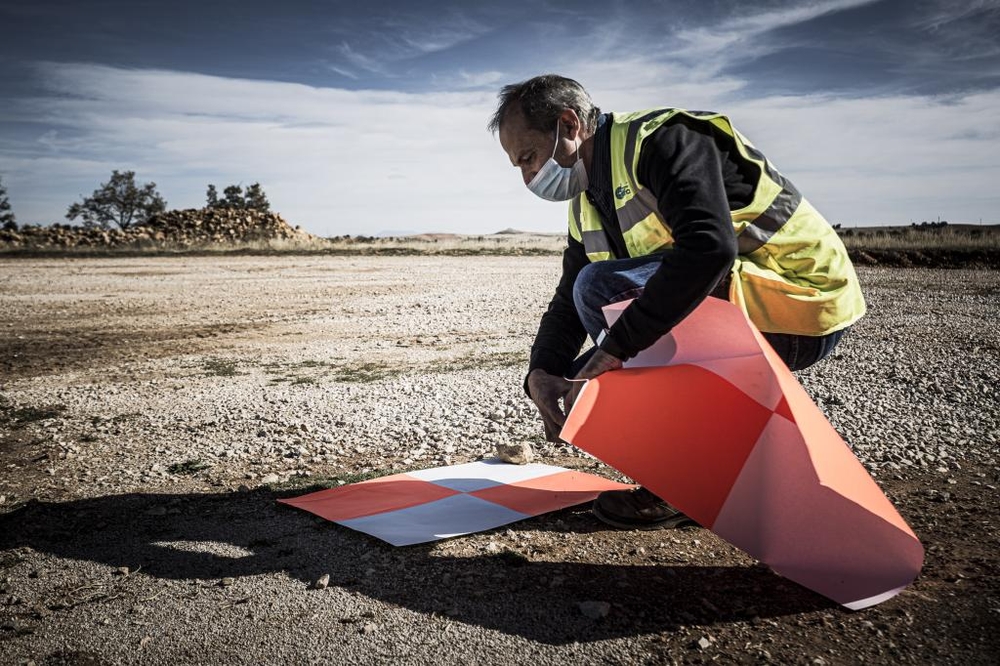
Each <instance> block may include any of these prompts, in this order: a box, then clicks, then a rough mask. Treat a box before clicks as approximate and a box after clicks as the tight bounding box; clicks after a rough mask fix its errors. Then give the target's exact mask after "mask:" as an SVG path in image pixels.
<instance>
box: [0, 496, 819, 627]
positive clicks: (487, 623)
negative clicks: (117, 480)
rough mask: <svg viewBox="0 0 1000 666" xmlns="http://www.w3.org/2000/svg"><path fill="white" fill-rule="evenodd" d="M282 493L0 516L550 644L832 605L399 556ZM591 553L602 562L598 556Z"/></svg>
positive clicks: (16, 532) (13, 524)
mask: <svg viewBox="0 0 1000 666" xmlns="http://www.w3.org/2000/svg"><path fill="white" fill-rule="evenodd" d="M277 498H278V495H276V494H275V493H273V492H270V491H265V490H257V491H253V492H245V493H225V494H215V495H204V494H188V495H167V494H129V495H112V496H107V497H100V498H95V499H88V500H79V501H72V502H65V503H45V502H32V503H30V504H28V505H26V506H23V507H21V508H20V509H18V510H16V511H14V512H12V513H9V514H6V515H3V516H0V549H2V550H4V551H10V550H11V549H14V548H19V547H30V548H32V549H34V550H36V551H38V552H42V553H47V554H51V555H54V556H57V557H61V558H71V559H76V560H84V561H92V562H97V563H101V564H106V565H109V566H113V567H119V566H128V567H130V568H132V569H133V570H134V569H136V568H139V567H141V570H142V572H143V573H144V574H146V575H150V576H156V577H160V578H165V579H177V580H180V579H208V580H212V579H219V578H222V577H225V576H231V577H240V576H252V575H256V574H269V573H276V572H284V573H286V574H287V575H289V576H291V577H292V578H294V579H297V580H298V581H301V582H302V584H303V586H306V585H309V584H310V583H312V582H313V581H315V580H316V579H317V578H319V577H320V576H321V575H323V574H329V575H330V585H331V586H339V587H342V588H345V589H348V590H352V591H354V592H357V593H360V594H364V595H367V596H369V597H371V598H373V599H378V600H381V601H384V602H387V603H391V604H396V605H399V606H401V607H404V608H409V609H412V610H414V611H417V612H421V613H427V614H430V613H438V614H447V615H449V616H451V617H452V619H454V620H456V621H460V622H465V623H468V624H473V625H479V626H482V627H486V628H489V629H495V630H498V631H502V632H505V633H508V634H511V635H518V636H522V637H524V638H527V639H530V640H534V641H539V642H543V643H550V644H563V643H568V642H572V641H592V640H601V639H606V638H617V637H625V636H636V635H640V634H646V633H651V632H662V631H671V630H676V629H677V628H679V627H682V626H687V625H711V624H720V623H728V622H733V621H739V620H747V619H750V618H753V617H762V618H765V617H777V616H782V615H788V614H794V613H801V612H805V611H811V610H816V609H819V608H830V607H832V606H833V604H832V603H831V602H829V601H828V600H826V599H824V598H822V597H820V596H818V595H816V594H814V593H812V592H809V591H808V590H805V589H803V588H800V587H798V586H797V585H794V584H791V583H786V582H784V581H783V580H782V579H780V578H779V577H777V576H776V575H774V574H773V573H771V572H770V571H769V570H768V569H766V568H764V567H746V566H687V565H649V564H620V563H607V564H605V563H582V562H548V561H531V560H529V559H527V558H524V557H522V556H520V555H516V554H514V553H511V552H506V553H499V554H495V555H485V554H484V555H478V556H474V557H460V558H459V557H450V556H447V555H443V554H442V553H440V552H437V553H435V552H434V547H433V545H423V546H411V547H407V548H394V547H392V546H389V545H388V544H384V543H382V542H381V541H378V540H376V539H372V538H370V537H367V536H365V535H362V534H359V533H357V532H353V531H351V530H348V529H346V528H343V527H340V526H338V525H335V524H333V523H329V522H327V521H324V520H321V519H317V518H314V517H311V516H309V515H307V514H305V513H303V512H300V511H298V510H295V509H292V508H290V507H284V506H281V505H278V504H277V503H276V502H275V500H276V499H277ZM519 526H520V528H522V529H531V530H542V531H547V532H565V533H567V535H566V537H565V538H568V539H573V538H580V536H579V535H580V533H587V532H598V531H600V532H602V533H604V532H603V529H602V528H601V526H600V525H599V524H597V523H595V521H593V519H592V517H591V516H589V514H587V513H585V512H581V511H579V510H577V511H573V510H566V511H562V512H558V513H555V514H547V515H546V516H542V517H539V518H536V519H533V520H530V521H525V522H522V523H519V524H517V525H514V526H513V529H514V530H517V529H519ZM551 536H553V537H556V538H564V537H561V536H560V535H555V534H552V535H551ZM608 538H611V535H610V534H609V537H608ZM600 539H601V534H595V535H594V541H595V542H598V541H600ZM580 540H581V542H582V541H584V540H585V539H582V538H580ZM190 544H195V545H196V546H197V544H216V545H218V544H222V546H221V548H222V550H223V552H221V553H220V552H219V550H218V548H216V551H215V552H212V549H211V548H208V549H205V550H203V552H197V548H195V549H194V550H192V549H191V548H190ZM581 545H582V544H581ZM593 548H594V550H595V551H596V552H595V556H594V557H593V558H592V559H596V560H600V559H602V557H601V554H600V551H599V550H598V549H597V547H596V546H594V547H593ZM581 601H605V602H608V603H610V604H611V606H612V612H611V613H610V614H609V615H608V617H606V618H603V619H602V620H600V621H597V622H595V621H593V620H591V619H589V618H587V617H585V616H584V615H583V614H582V613H581V612H580V608H579V606H578V604H579V602H581Z"/></svg>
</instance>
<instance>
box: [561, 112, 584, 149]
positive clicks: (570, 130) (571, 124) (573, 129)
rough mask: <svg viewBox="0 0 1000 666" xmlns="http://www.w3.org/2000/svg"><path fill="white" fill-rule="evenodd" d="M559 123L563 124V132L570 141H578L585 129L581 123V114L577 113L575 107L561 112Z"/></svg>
mask: <svg viewBox="0 0 1000 666" xmlns="http://www.w3.org/2000/svg"><path fill="white" fill-rule="evenodd" d="M559 123H560V124H561V125H562V130H563V131H562V132H560V134H562V135H563V136H565V137H566V138H567V139H569V140H570V141H576V139H577V137H578V136H579V135H580V132H582V131H583V126H582V125H581V124H580V116H578V115H576V111H574V110H573V109H566V110H564V111H563V112H562V113H560V114H559Z"/></svg>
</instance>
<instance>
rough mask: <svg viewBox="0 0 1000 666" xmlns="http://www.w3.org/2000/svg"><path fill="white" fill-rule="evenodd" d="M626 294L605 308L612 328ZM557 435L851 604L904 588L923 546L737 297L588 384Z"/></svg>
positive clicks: (700, 311) (701, 310)
mask: <svg viewBox="0 0 1000 666" xmlns="http://www.w3.org/2000/svg"><path fill="white" fill-rule="evenodd" d="M627 305H628V303H627V302H626V303H620V304H615V305H614V306H609V308H607V309H606V316H607V318H608V320H609V323H613V322H614V320H615V319H616V318H617V316H618V315H619V314H620V313H621V311H622V310H623V309H624V308H625V307H627ZM562 438H563V439H564V440H566V441H568V442H571V443H572V444H574V445H575V446H578V447H580V448H581V449H583V450H585V451H587V452H588V453H591V454H593V455H594V456H596V457H598V458H600V459H601V460H603V461H604V462H606V463H607V464H609V465H611V466H612V467H615V468H617V469H619V470H621V471H622V472H624V473H626V474H628V475H629V476H631V477H632V478H633V479H635V480H636V481H638V482H639V483H641V484H642V485H644V486H646V487H647V488H649V489H650V490H652V491H653V492H655V493H656V494H658V495H659V496H661V497H663V498H664V499H665V500H667V501H668V502H670V503H671V504H673V505H674V506H676V507H677V508H679V509H681V510H682V511H684V512H685V513H687V514H688V515H689V516H691V517H692V518H693V519H694V520H696V521H698V522H699V523H700V524H702V525H704V526H705V527H707V528H709V529H711V530H712V531H713V532H715V533H716V534H718V535H719V536H721V537H723V538H725V539H726V540H728V541H729V542H730V543H732V544H733V545H735V546H737V547H738V548H741V549H743V550H745V551H746V552H747V553H749V554H750V555H752V556H754V557H756V558H757V559H759V560H760V561H762V562H764V563H765V564H768V565H770V566H771V567H772V568H773V569H774V570H775V571H776V572H778V573H779V574H781V575H783V576H785V577H786V578H789V579H791V580H794V581H796V582H798V583H800V584H801V585H804V586H805V587H808V588H810V589H812V590H815V591H816V592H819V593H820V594H823V595H825V596H827V597H829V598H830V599H833V600H834V601H836V602H838V603H840V604H843V605H844V606H847V607H848V608H852V609H859V608H864V607H866V606H871V605H873V604H877V603H879V602H881V601H884V600H886V599H889V598H890V597H892V596H894V595H896V594H897V593H899V591H900V590H902V589H903V588H904V587H905V586H906V585H908V584H909V583H910V582H912V580H913V579H914V578H915V577H916V575H917V574H918V573H919V572H920V567H921V565H922V563H923V556H924V550H923V547H922V546H921V545H920V541H919V540H918V539H917V537H916V535H914V533H913V531H912V530H911V529H910V528H909V526H908V525H907V524H906V522H905V521H904V520H903V518H902V517H901V516H900V515H899V513H898V512H897V511H896V509H895V508H894V507H893V506H892V504H891V503H890V502H889V500H888V499H887V498H886V497H885V495H884V494H883V493H882V491H881V490H880V489H879V487H878V486H877V485H876V484H875V481H874V480H873V479H872V478H871V476H870V475H869V474H868V472H866V471H865V469H864V467H862V465H861V463H860V462H859V461H858V459H857V458H856V457H855V456H854V454H853V453H852V452H851V450H850V449H849V448H848V446H847V445H846V444H845V443H844V441H843V439H841V437H840V435H838V434H837V431H836V430H834V428H833V426H832V425H830V423H829V421H827V419H826V417H825V416H823V413H822V412H821V411H820V410H819V408H818V407H817V406H816V405H815V404H814V403H813V402H812V400H811V399H810V398H809V396H808V394H807V393H806V392H805V390H804V389H803V388H802V386H801V385H800V384H799V383H798V381H797V380H796V379H795V377H794V376H793V375H792V373H791V372H790V371H789V370H788V368H787V367H786V366H785V364H784V363H783V362H782V361H781V359H780V358H779V357H778V356H777V355H776V354H775V353H774V351H773V350H772V349H771V348H770V346H769V345H768V344H767V342H766V341H765V340H764V338H763V337H762V336H761V335H760V333H759V332H758V331H757V330H756V329H755V328H754V327H753V324H751V323H750V321H749V320H748V319H747V318H746V316H745V315H744V314H743V313H742V312H741V311H740V310H739V309H738V308H737V307H736V306H734V305H732V304H730V303H727V302H725V301H721V300H718V299H713V298H709V299H707V300H706V301H705V302H704V303H702V305H700V306H699V307H698V308H697V309H696V310H695V311H694V312H693V313H691V315H689V316H688V317H687V318H686V319H685V320H684V321H683V322H682V323H681V324H680V325H678V326H677V327H676V328H675V329H674V330H673V331H672V332H671V333H670V334H668V335H666V336H664V338H662V339H661V340H660V341H659V342H658V343H657V344H655V345H653V347H651V348H650V349H648V350H646V351H645V352H643V353H642V354H640V355H639V356H637V357H636V358H634V359H632V360H631V361H630V362H629V363H627V364H626V366H625V368H624V369H622V370H618V371H615V372H608V373H605V374H603V375H601V376H600V377H598V378H597V379H593V380H591V381H590V382H588V383H587V385H586V386H585V387H584V389H583V391H582V392H581V393H580V396H579V398H578V399H577V402H576V404H575V405H574V406H573V411H572V412H571V413H570V415H569V418H568V419H567V421H566V425H565V426H564V428H563V431H562Z"/></svg>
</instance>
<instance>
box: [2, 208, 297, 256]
mask: <svg viewBox="0 0 1000 666" xmlns="http://www.w3.org/2000/svg"><path fill="white" fill-rule="evenodd" d="M315 238H316V237H315V236H313V235H312V234H310V233H308V232H306V231H303V230H302V229H301V228H299V227H298V226H294V227H293V226H292V225H290V224H288V222H286V221H285V220H284V219H283V218H282V217H281V216H280V215H278V214H276V213H270V212H267V213H265V212H261V211H257V210H246V209H237V208H202V209H196V208H190V209H187V210H171V211H167V212H165V213H161V214H159V215H156V216H154V217H152V218H151V219H150V220H149V221H148V222H146V223H144V224H140V225H135V226H133V227H129V228H128V229H102V228H100V227H80V226H72V225H68V224H53V225H50V226H33V225H27V226H24V227H21V228H20V229H16V230H0V251H2V250H29V251H30V250H63V249H75V248H81V249H82V248H94V249H101V248H116V249H129V248H134V249H151V248H159V247H163V248H166V249H171V248H197V247H205V246H211V245H220V244H240V243H260V242H264V243H269V242H272V241H279V242H287V243H292V244H294V243H306V242H310V241H313V240H315Z"/></svg>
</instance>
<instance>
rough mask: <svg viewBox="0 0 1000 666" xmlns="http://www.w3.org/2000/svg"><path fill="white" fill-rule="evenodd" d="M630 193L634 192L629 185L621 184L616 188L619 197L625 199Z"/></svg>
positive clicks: (616, 195)
mask: <svg viewBox="0 0 1000 666" xmlns="http://www.w3.org/2000/svg"><path fill="white" fill-rule="evenodd" d="M630 194H632V190H631V189H630V188H629V186H628V185H619V186H618V187H616V188H615V197H616V198H618V199H624V198H625V197H627V196H628V195H630Z"/></svg>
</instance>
